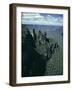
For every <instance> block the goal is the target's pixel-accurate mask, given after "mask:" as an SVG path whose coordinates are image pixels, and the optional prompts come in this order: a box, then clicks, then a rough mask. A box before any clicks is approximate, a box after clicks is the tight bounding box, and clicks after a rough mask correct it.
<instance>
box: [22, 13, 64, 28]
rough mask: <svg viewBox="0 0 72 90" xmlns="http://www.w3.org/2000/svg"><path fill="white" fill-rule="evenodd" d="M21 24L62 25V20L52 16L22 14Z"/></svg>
mask: <svg viewBox="0 0 72 90" xmlns="http://www.w3.org/2000/svg"><path fill="white" fill-rule="evenodd" d="M22 24H39V25H59V26H62V25H63V19H62V18H61V17H60V16H59V17H54V16H52V15H46V16H43V15H41V14H39V13H22Z"/></svg>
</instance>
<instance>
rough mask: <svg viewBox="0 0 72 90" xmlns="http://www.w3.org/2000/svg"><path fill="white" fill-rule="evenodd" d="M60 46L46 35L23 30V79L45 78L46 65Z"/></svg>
mask: <svg viewBox="0 0 72 90" xmlns="http://www.w3.org/2000/svg"><path fill="white" fill-rule="evenodd" d="M56 49H59V45H58V44H57V43H56V42H55V41H54V40H53V39H50V38H47V36H46V33H42V32H41V31H39V32H38V33H36V32H35V29H33V34H31V33H30V31H29V30H28V29H27V28H26V29H24V30H22V77H27V76H44V75H45V70H46V64H47V62H48V61H49V60H50V58H51V57H52V55H53V54H54V52H55V51H56Z"/></svg>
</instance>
